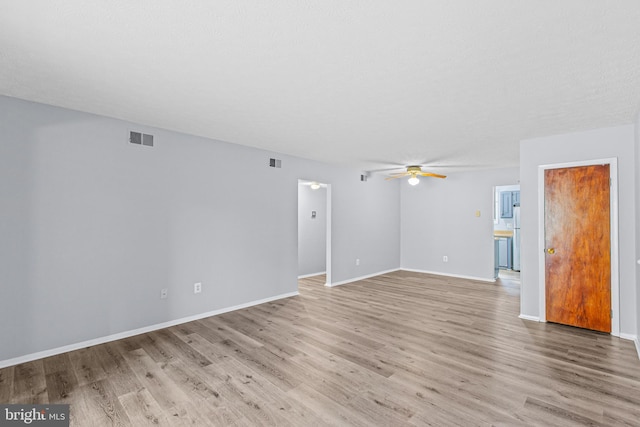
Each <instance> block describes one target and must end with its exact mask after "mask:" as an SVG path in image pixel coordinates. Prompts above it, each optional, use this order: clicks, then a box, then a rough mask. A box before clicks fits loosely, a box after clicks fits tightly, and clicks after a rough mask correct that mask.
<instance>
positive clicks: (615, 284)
mask: <svg viewBox="0 0 640 427" xmlns="http://www.w3.org/2000/svg"><path fill="white" fill-rule="evenodd" d="M606 164H608V165H609V178H610V180H611V187H610V189H609V205H610V225H611V228H610V230H611V236H610V243H611V311H612V314H613V316H612V317H611V335H613V336H616V337H619V336H620V272H619V267H618V265H619V252H618V158H617V157H611V158H605V159H594V160H583V161H575V162H567V163H553V164H547V165H539V166H538V286H539V287H538V295H539V304H540V318H539V319H540V321H541V322H546V321H547V307H546V299H545V296H546V286H545V278H546V277H545V276H546V274H545V256H544V250H545V244H544V242H545V240H544V237H545V236H544V230H545V221H544V216H545V215H544V207H545V206H544V171H545V170H547V169H562V168H571V167H579V166H592V165H606Z"/></svg>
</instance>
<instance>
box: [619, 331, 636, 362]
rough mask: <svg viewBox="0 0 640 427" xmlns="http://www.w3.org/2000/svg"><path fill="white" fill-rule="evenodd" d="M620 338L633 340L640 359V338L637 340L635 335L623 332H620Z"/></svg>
mask: <svg viewBox="0 0 640 427" xmlns="http://www.w3.org/2000/svg"><path fill="white" fill-rule="evenodd" d="M620 338H622V339H623V340H629V341H633V343H634V344H635V345H636V352H637V353H638V359H640V340H638V336H637V335H631V334H625V333H623V332H621V333H620Z"/></svg>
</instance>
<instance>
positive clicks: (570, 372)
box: [0, 271, 640, 426]
mask: <svg viewBox="0 0 640 427" xmlns="http://www.w3.org/2000/svg"><path fill="white" fill-rule="evenodd" d="M323 283H324V277H316V278H310V279H305V280H301V281H300V296H298V297H292V298H287V299H284V300H279V301H275V302H271V303H267V304H262V305H259V306H255V307H251V308H248V309H244V310H239V311H236V312H232V313H227V314H224V315H220V316H216V317H211V318H207V319H204V320H200V321H195V322H191V323H187V324H184V325H180V326H175V327H172V328H168V329H163V330H159V331H156V332H152V333H148V334H144V335H139V336H135V337H131V338H128V339H125V340H120V341H115V342H111V343H108V344H103V345H98V346H94V347H89V348H85V349H82V350H78V351H74V352H70V353H65V354H62V355H58V356H54V357H50V358H47V359H43V360H39V361H34V362H30V363H25V364H22V365H18V366H13V367H9V368H5V369H1V370H0V402H2V403H69V404H71V417H72V425H77V426H92V425H131V426H142V425H171V426H174V425H220V426H223V425H224V426H226V425H277V426H289V425H291V426H308V425H341V426H342V425H354V426H372V425H392V426H402V425H434V426H449V425H461V426H472V425H506V426H514V425H528V426H529V425H543V426H552V425H558V426H567V425H606V426H613V425H635V426H638V425H640V361H639V360H638V356H637V353H636V352H635V348H634V346H633V343H632V342H630V341H625V340H621V339H618V338H615V337H612V336H610V335H606V334H602V333H597V332H591V331H586V330H580V329H576V328H571V327H566V326H561V325H554V324H544V323H535V322H527V321H524V320H521V319H518V317H517V316H518V313H519V309H518V307H519V283H518V282H517V281H515V280H514V281H511V280H508V279H501V280H499V281H498V282H497V283H496V284H491V283H483V282H476V281H471V280H463V279H452V278H444V277H438V276H432V275H426V274H419V273H409V272H402V271H400V272H395V273H390V274H386V275H383V276H378V277H375V278H371V279H368V280H363V281H360V282H356V283H352V284H349V285H344V286H339V287H335V288H326V287H324V286H322V284H323Z"/></svg>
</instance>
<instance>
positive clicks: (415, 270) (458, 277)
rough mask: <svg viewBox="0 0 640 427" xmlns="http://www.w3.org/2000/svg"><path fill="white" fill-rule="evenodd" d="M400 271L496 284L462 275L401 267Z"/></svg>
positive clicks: (492, 281) (480, 278) (492, 280)
mask: <svg viewBox="0 0 640 427" xmlns="http://www.w3.org/2000/svg"><path fill="white" fill-rule="evenodd" d="M400 270H404V271H410V272H412V273H425V274H435V275H436V276H446V277H455V278H457V279H469V280H479V281H481V282H488V283H495V282H496V279H487V278H486V277H475V276H464V275H462V274H451V273H441V272H439V271H427V270H417V269H415V268H404V267H401V268H400Z"/></svg>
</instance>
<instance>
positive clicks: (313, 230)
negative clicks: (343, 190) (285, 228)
mask: <svg viewBox="0 0 640 427" xmlns="http://www.w3.org/2000/svg"><path fill="white" fill-rule="evenodd" d="M312 211H315V212H316V217H315V218H312V216H311V212H312ZM326 265H327V189H326V188H325V187H320V188H318V189H317V190H313V189H312V188H311V187H310V186H309V185H305V184H299V185H298V276H306V275H309V274H315V273H323V272H325V270H326V268H327V266H326Z"/></svg>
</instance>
